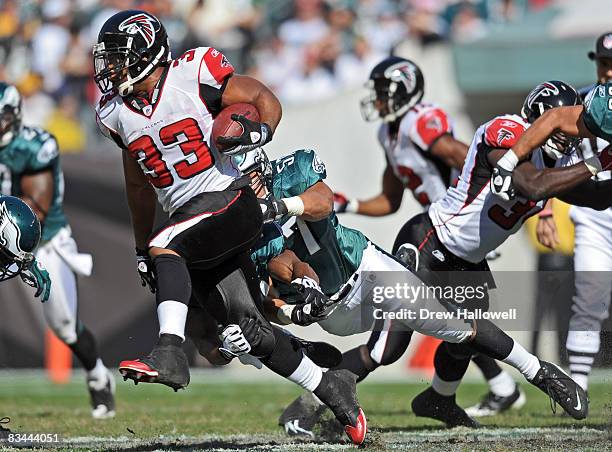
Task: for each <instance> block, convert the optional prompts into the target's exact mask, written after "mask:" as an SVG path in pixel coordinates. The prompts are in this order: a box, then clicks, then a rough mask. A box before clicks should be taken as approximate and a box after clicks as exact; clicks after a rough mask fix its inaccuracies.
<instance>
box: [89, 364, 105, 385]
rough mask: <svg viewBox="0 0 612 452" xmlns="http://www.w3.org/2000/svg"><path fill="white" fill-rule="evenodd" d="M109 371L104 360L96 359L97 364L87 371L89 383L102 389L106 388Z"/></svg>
mask: <svg viewBox="0 0 612 452" xmlns="http://www.w3.org/2000/svg"><path fill="white" fill-rule="evenodd" d="M107 372H108V369H107V368H106V366H105V365H104V363H103V362H102V360H101V359H100V358H98V359H97V360H96V366H95V367H94V368H93V369H91V370H89V371H87V383H88V384H89V386H91V387H93V388H94V389H98V390H100V389H102V388H104V386H106V383H107V380H108V375H107Z"/></svg>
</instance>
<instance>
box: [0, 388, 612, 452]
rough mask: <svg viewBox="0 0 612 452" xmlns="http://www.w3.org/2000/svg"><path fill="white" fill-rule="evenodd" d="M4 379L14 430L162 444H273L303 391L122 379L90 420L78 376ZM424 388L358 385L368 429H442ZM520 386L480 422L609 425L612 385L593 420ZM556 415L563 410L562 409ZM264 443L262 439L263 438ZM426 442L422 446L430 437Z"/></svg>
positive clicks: (463, 394)
mask: <svg viewBox="0 0 612 452" xmlns="http://www.w3.org/2000/svg"><path fill="white" fill-rule="evenodd" d="M4 380H8V381H2V379H0V381H2V384H0V417H1V416H9V417H10V418H11V422H10V428H11V429H12V430H14V431H18V432H19V431H21V432H33V433H43V432H44V433H59V434H60V435H61V436H62V437H64V438H66V439H69V438H73V437H83V436H87V437H127V438H128V439H134V440H159V439H160V438H162V440H163V438H181V435H185V436H186V437H202V436H203V435H204V436H206V435H220V436H224V435H247V438H248V436H249V435H252V437H253V438H256V437H257V438H261V435H272V436H270V439H271V440H275V441H276V440H277V439H278V438H277V437H278V434H279V432H280V429H279V427H278V426H277V419H278V415H279V414H280V412H281V411H282V409H283V408H284V407H285V406H286V405H287V404H288V403H289V402H291V401H292V400H293V399H294V398H295V397H296V396H297V395H298V394H299V392H300V391H299V389H298V388H297V387H295V386H293V385H290V384H285V383H282V382H281V383H279V384H275V383H272V382H270V383H250V384H247V383H231V384H230V383H205V382H204V381H205V380H204V379H196V381H195V382H193V383H192V384H191V385H190V386H189V388H188V389H187V390H186V391H181V392H179V393H174V392H172V390H170V389H169V388H166V387H162V386H158V385H150V384H149V385H147V384H140V385H138V386H136V387H135V386H134V385H133V384H128V383H124V382H123V381H121V382H120V383H118V385H117V417H116V418H115V419H112V420H106V421H94V420H92V419H91V417H90V415H89V406H88V401H87V395H86V392H85V384H84V383H83V382H81V381H80V380H76V379H75V381H73V382H72V383H70V384H67V385H53V384H51V383H48V382H47V381H46V380H44V379H42V378H41V377H23V378H19V379H14V378H10V379H7V378H5V379H4ZM425 387H426V384H415V383H407V384H397V383H386V384H382V383H364V384H362V385H360V386H359V398H360V401H361V404H362V406H363V407H364V410H365V411H366V414H367V416H368V419H369V425H370V427H371V428H372V429H373V430H374V431H377V432H379V434H382V435H383V437H384V436H385V435H388V434H392V437H393V438H394V439H393V441H396V439H397V438H399V441H400V442H401V441H403V440H404V439H405V440H406V441H410V433H411V432H416V433H418V432H423V431H425V430H428V431H429V430H433V431H434V432H435V431H437V430H439V431H440V432H445V430H442V429H439V427H440V424H439V423H437V422H435V421H430V420H426V419H419V418H416V417H415V416H414V415H412V413H411V412H410V409H409V405H410V400H411V399H412V397H413V396H414V395H416V394H417V393H418V392H420V391H421V390H423V389H424V388H425ZM522 387H523V389H525V391H526V393H527V397H528V402H527V404H526V405H525V407H524V408H523V409H522V410H520V411H512V412H509V413H506V414H504V415H501V416H496V417H491V418H486V419H484V420H483V423H484V424H486V425H487V426H490V427H500V428H507V427H530V428H534V427H560V428H566V429H574V428H582V427H589V428H594V429H598V430H604V431H605V430H606V429H607V428H608V429H609V428H610V422H611V421H610V419H611V413H612V388H611V387H610V385H609V384H605V383H599V384H593V385H592V386H591V388H590V391H589V395H590V399H591V405H590V415H589V418H588V419H587V420H586V421H581V422H577V421H574V420H573V419H571V418H569V417H566V416H561V415H560V413H557V415H556V416H555V415H553V414H552V413H551V410H550V406H549V400H548V398H547V397H546V396H545V395H544V394H542V393H540V392H539V391H538V390H537V389H535V388H533V387H531V386H529V385H527V384H523V385H522ZM484 391H485V386H484V385H482V384H469V383H468V384H464V385H462V386H461V388H460V390H459V396H458V400H459V403H460V404H461V405H463V406H467V405H469V404H472V403H474V402H476V401H477V400H478V399H479V397H480V396H481V395H482V393H483V392H484ZM559 411H562V410H561V409H560V408H559ZM403 432H407V435H408V436H405V435H406V434H404V433H403ZM444 434H446V433H444ZM508 434H509V435H510V436H511V435H512V433H511V432H510V433H508ZM393 435H395V436H393ZM434 436H435V435H434ZM263 438H264V440H263V441H264V442H265V436H264V437H263ZM402 438H404V439H402ZM518 439H520V438H518ZM608 439H610V437H608ZM551 440H554V438H551ZM423 441H425V443H427V441H428V439H427V437H425V439H423ZM544 444H546V441H544ZM604 444H606V443H605V442H604ZM595 446H596V445H595ZM303 447H306V446H303ZM313 447H314V446H313ZM374 449H376V448H374ZM468 449H469V447H468ZM459 450H461V449H459ZM501 450H504V449H501ZM599 450H602V449H601V447H599Z"/></svg>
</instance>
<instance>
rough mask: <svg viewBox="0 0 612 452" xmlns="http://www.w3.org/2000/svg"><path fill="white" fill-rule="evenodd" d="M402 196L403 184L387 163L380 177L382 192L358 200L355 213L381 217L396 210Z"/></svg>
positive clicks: (400, 203)
mask: <svg viewBox="0 0 612 452" xmlns="http://www.w3.org/2000/svg"><path fill="white" fill-rule="evenodd" d="M403 197H404V184H402V181H400V180H399V179H398V178H397V177H396V176H395V174H394V173H393V168H391V165H387V167H386V168H385V172H384V173H383V178H382V192H381V193H380V194H379V195H378V196H375V197H373V198H370V199H367V200H365V201H358V205H357V210H356V213H359V214H361V215H367V216H370V217H381V216H384V215H390V214H392V213H395V212H397V211H398V209H399V208H400V206H401V205H402V198H403Z"/></svg>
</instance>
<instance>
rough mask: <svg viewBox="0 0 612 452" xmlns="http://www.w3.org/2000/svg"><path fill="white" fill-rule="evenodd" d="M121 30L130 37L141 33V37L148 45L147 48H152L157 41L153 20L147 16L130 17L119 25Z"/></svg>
mask: <svg viewBox="0 0 612 452" xmlns="http://www.w3.org/2000/svg"><path fill="white" fill-rule="evenodd" d="M119 30H121V31H125V32H126V33H128V34H130V35H135V34H136V33H140V36H142V37H143V39H144V40H145V42H146V43H147V48H149V47H151V46H152V45H153V42H154V41H155V25H154V23H153V19H152V18H151V17H149V16H147V15H146V14H136V15H135V16H131V17H128V18H127V19H125V20H124V21H123V22H121V24H119Z"/></svg>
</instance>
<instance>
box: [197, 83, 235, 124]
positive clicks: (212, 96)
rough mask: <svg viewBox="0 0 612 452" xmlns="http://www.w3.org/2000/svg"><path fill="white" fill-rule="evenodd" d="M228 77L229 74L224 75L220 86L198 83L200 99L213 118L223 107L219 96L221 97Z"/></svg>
mask: <svg viewBox="0 0 612 452" xmlns="http://www.w3.org/2000/svg"><path fill="white" fill-rule="evenodd" d="M230 77H231V75H230V76H227V77H225V80H223V84H222V85H221V87H220V88H215V87H214V86H210V85H207V84H205V83H200V99H202V102H204V104H205V105H206V108H207V109H208V111H209V112H210V114H211V115H213V118H214V117H215V116H217V115H218V114H219V112H221V110H222V109H223V107H222V105H221V98H222V97H223V92H224V91H225V87H226V86H227V82H228V81H229V79H230Z"/></svg>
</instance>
